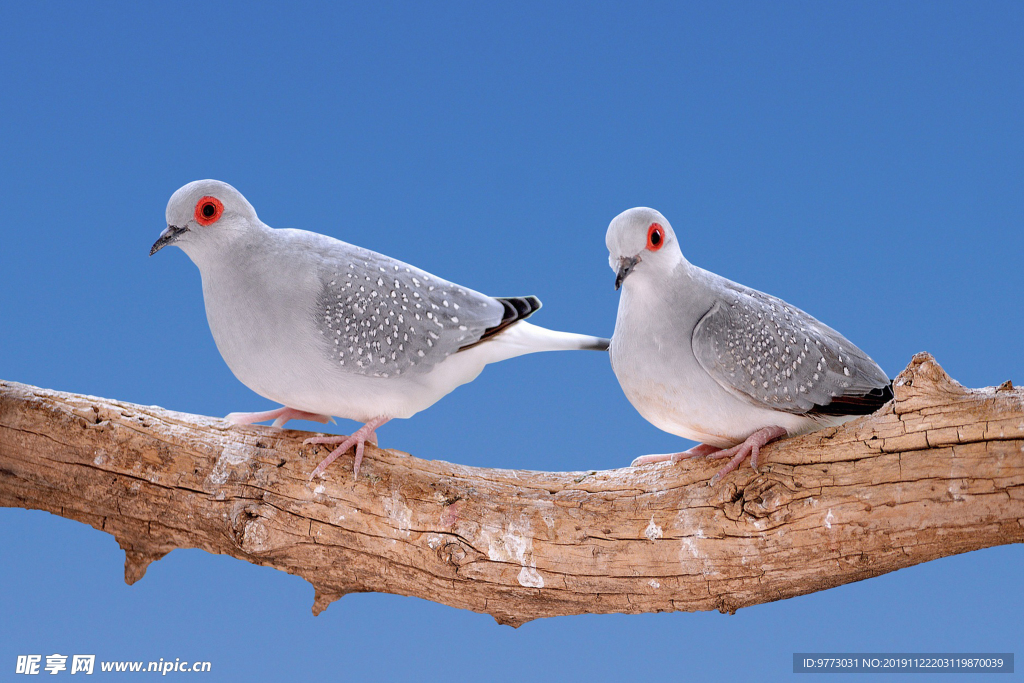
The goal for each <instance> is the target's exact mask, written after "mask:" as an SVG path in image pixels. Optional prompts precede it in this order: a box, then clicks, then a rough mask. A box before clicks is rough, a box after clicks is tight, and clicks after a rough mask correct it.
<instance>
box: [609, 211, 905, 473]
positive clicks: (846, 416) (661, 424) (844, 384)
mask: <svg viewBox="0 0 1024 683" xmlns="http://www.w3.org/2000/svg"><path fill="white" fill-rule="evenodd" d="M605 244H606V246H607V247H608V254H609V257H608V262H609V265H610V266H611V268H612V270H613V271H614V272H615V288H616V289H620V288H621V294H620V297H619V308H618V313H617V316H616V320H615V330H614V332H613V333H612V340H611V347H610V348H609V356H610V359H611V365H612V369H613V371H614V372H615V376H616V377H617V378H618V380H619V384H620V386H621V387H622V390H623V392H624V393H625V395H626V397H627V398H628V399H629V401H630V403H632V404H633V406H634V407H635V408H636V409H637V411H638V412H639V413H640V414H641V415H642V416H643V417H644V418H645V419H646V420H647V421H648V422H650V423H651V424H653V425H654V426H655V427H658V428H659V429H661V430H663V431H666V432H668V433H670V434H675V435H677V436H681V437H683V438H686V439H691V440H693V441H697V442H699V445H698V446H696V447H694V448H691V449H690V450H688V451H684V452H681V453H671V454H657V455H647V456H642V457H640V458H637V459H636V460H634V461H633V465H641V464H645V463H651V462H660V461H665V460H671V461H672V462H678V461H679V460H682V459H684V458H691V457H697V456H705V455H706V456H710V457H711V458H714V459H728V463H727V464H726V465H725V466H724V467H723V468H722V469H721V470H720V471H719V472H718V473H717V474H715V476H714V477H713V478H712V479H711V482H710V483H711V484H715V483H716V482H718V481H720V480H721V479H722V477H724V476H726V475H727V474H728V473H729V472H731V471H733V470H735V469H736V468H737V467H738V466H739V465H740V464H741V463H742V462H743V461H744V460H745V459H746V458H748V457H749V458H750V464H751V466H752V467H753V468H754V470H755V471H756V470H757V464H758V456H759V455H760V449H761V448H762V447H763V446H765V445H766V444H768V443H770V442H772V441H774V440H776V439H780V438H783V437H786V436H796V435H799V434H804V433H807V432H811V431H814V430H816V429H821V428H823V427H827V426H832V425H837V424H841V423H843V422H846V421H848V420H851V419H854V418H855V417H857V416H860V415H866V414H869V413H872V412H874V411H875V410H877V409H878V408H880V407H881V406H882V405H883V404H885V403H886V402H887V401H889V400H891V399H892V383H891V381H890V380H889V378H888V377H887V376H886V374H885V373H884V372H883V371H882V369H881V368H880V367H879V366H878V365H877V364H876V363H875V362H874V361H873V360H871V358H869V357H868V356H867V354H865V353H864V352H863V351H861V350H860V349H858V348H857V347H856V346H854V345H853V344H852V343H851V342H850V341H849V340H847V339H846V338H845V337H844V336H842V335H841V334H839V333H838V332H836V331H835V330H833V329H832V328H830V327H828V326H827V325H825V324H823V323H821V322H819V321H818V320H816V319H815V318H813V317H811V316H810V315H808V314H807V313H804V312H803V311H801V310H800V309H798V308H796V307H795V306H791V305H789V304H787V303H786V302H785V301H782V300H781V299H778V298H776V297H774V296H771V295H769V294H765V293H763V292H759V291H757V290H755V289H750V288H749V287H745V286H743V285H741V284H737V283H735V282H732V281H730V280H727V279H726V278H724V277H721V276H719V275H716V274H714V273H711V272H709V271H707V270H704V269H702V268H698V267H697V266H694V265H692V264H691V263H690V262H689V261H687V260H686V258H684V257H683V253H682V250H681V248H680V245H679V241H678V238H677V237H676V233H675V232H674V231H673V229H672V226H671V224H669V222H668V220H667V219H666V218H665V217H664V216H663V215H661V214H660V213H659V212H657V211H655V210H654V209H649V208H646V207H637V208H633V209H629V210H627V211H624V212H622V213H621V214H619V215H618V216H616V217H615V218H614V219H613V220H612V221H611V223H610V224H609V225H608V232H607V234H606V236H605Z"/></svg>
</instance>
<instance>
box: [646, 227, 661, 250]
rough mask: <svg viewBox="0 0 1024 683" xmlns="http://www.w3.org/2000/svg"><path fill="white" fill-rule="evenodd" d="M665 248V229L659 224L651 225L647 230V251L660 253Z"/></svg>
mask: <svg viewBox="0 0 1024 683" xmlns="http://www.w3.org/2000/svg"><path fill="white" fill-rule="evenodd" d="M663 246H665V228H663V227H661V225H660V224H658V223H651V227H649V228H647V250H648V251H658V250H659V249H661V248H662V247H663Z"/></svg>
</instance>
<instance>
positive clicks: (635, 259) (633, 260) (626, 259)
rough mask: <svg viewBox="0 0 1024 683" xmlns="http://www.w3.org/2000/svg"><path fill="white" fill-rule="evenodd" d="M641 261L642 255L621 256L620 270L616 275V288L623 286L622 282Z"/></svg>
mask: <svg viewBox="0 0 1024 683" xmlns="http://www.w3.org/2000/svg"><path fill="white" fill-rule="evenodd" d="M638 263H640V255H639V254H637V255H636V256H622V257H621V258H619V271H618V273H617V274H616V275H615V289H618V288H619V287H621V286H622V282H623V281H624V280H625V279H626V278H627V277H629V274H630V273H632V272H633V269H634V268H636V264H638Z"/></svg>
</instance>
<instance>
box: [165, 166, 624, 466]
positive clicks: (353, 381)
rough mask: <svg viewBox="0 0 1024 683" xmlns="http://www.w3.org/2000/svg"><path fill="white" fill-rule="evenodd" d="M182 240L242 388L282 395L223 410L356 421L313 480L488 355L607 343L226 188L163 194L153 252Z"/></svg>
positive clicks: (205, 183)
mask: <svg viewBox="0 0 1024 683" xmlns="http://www.w3.org/2000/svg"><path fill="white" fill-rule="evenodd" d="M167 245H174V246H177V247H180V248H181V249H182V250H183V251H184V252H185V253H186V254H188V256H189V258H191V259H192V261H193V262H194V263H195V264H196V266H198V267H199V272H200V273H201V275H202V279H203V299H204V301H205V303H206V318H207V320H208V322H209V324H210V331H211V332H212V333H213V338H214V340H215V341H216V343H217V348H218V349H219V350H220V353H221V355H222V356H223V357H224V360H225V361H226V362H227V364H228V367H229V368H231V371H232V372H233V373H234V374H235V377H237V378H238V379H239V380H240V381H241V382H242V383H243V384H245V385H246V386H247V387H249V388H250V389H252V390H253V391H255V392H256V393H257V394H259V395H261V396H264V397H266V398H268V399H270V400H272V401H275V402H277V403H281V404H283V405H282V407H281V408H279V409H277V410H272V411H267V412H262V413H232V414H230V415H228V416H227V418H226V419H227V420H229V421H231V422H234V423H237V424H250V423H254V422H261V421H264V420H274V425H275V426H278V427H280V426H282V425H284V424H285V423H286V422H287V421H288V420H291V419H298V418H301V419H309V420H316V421H320V422H327V421H328V420H329V419H330V416H338V417H344V418H348V419H352V420H357V421H359V422H363V423H365V424H364V425H363V426H362V427H361V428H360V429H359V430H358V431H356V432H355V433H354V434H352V435H351V436H348V437H345V436H324V437H314V438H311V439H307V440H306V443H313V444H338V445H337V448H335V449H334V450H333V451H332V452H331V454H330V455H329V456H328V457H327V458H326V459H324V460H323V462H321V463H320V464H319V465H318V466H317V468H316V469H315V470H314V471H313V474H312V475H311V476H310V478H311V479H312V478H313V477H315V476H316V475H318V474H321V473H322V472H323V471H324V470H325V469H326V468H327V466H328V465H330V464H331V463H332V462H333V461H334V460H335V459H336V458H337V457H338V456H339V455H341V454H342V453H344V452H346V451H347V450H348V449H349V448H350V447H352V446H355V463H354V465H353V471H354V473H355V474H356V475H358V473H359V465H360V462H361V461H362V457H363V445H364V444H365V442H366V441H368V440H369V441H371V442H376V433H375V431H376V430H377V429H378V428H379V427H380V426H381V425H383V424H384V423H385V422H387V421H388V420H391V419H394V418H407V417H411V416H412V415H414V414H416V413H417V412H419V411H421V410H423V409H424V408H427V407H428V406H430V405H432V404H433V403H434V402H435V401H437V400H438V399H440V398H441V397H442V396H444V395H445V394H447V393H448V392H450V391H452V390H453V389H454V388H455V387H457V386H459V385H461V384H465V383H466V382H470V381H472V380H473V379H474V378H476V376H477V375H479V374H480V372H481V370H483V368H484V366H485V365H487V364H488V363H494V362H496V361H500V360H505V359H506V358H512V357H514V356H519V355H522V354H526V353H534V352H536V351H554V350H573V349H594V350H605V349H607V348H608V340H607V339H601V338H598V337H590V336H585V335H580V334H570V333H567V332H555V331H552V330H547V329H544V328H542V327H537V326H535V325H531V324H530V323H527V322H524V320H525V319H526V318H527V317H529V316H530V315H531V314H533V313H535V312H536V311H537V310H538V309H539V308H540V305H541V304H540V301H539V300H538V299H537V298H536V297H532V296H526V297H511V298H494V297H489V296H485V295H483V294H480V293H478V292H475V291H473V290H471V289H468V288H466V287H461V286H459V285H456V284H453V283H451V282H448V281H446V280H442V279H440V278H438V277H435V276H433V275H430V274H429V273H426V272H424V271H422V270H420V269H418V268H415V267H413V266H410V265H407V264H405V263H402V262H401V261H397V260H395V259H393V258H390V257H388V256H384V255H382V254H378V253H375V252H372V251H369V250H367V249H362V248H360V247H357V246H353V245H351V244H347V243H345V242H342V241H340V240H337V239H334V238H332V237H327V236H325V235H320V234H317V233H313V232H306V231H304V230H275V229H274V228H271V227H269V226H267V225H265V224H264V223H263V222H261V221H260V219H259V218H258V217H257V216H256V211H255V210H254V209H253V207H252V205H251V204H249V202H248V201H246V199H245V197H243V196H242V195H241V193H239V192H238V191H237V190H236V189H235V188H233V187H231V186H230V185H228V184H227V183H223V182H220V181H217V180H197V181H195V182H192V183H189V184H188V185H185V186H184V187H182V188H181V189H179V190H178V191H177V192H175V193H174V194H173V195H172V196H171V199H170V201H169V202H168V203H167V228H166V229H165V230H164V231H163V232H162V233H161V234H160V237H159V239H157V241H156V243H155V244H153V247H152V249H151V250H150V252H149V253H150V255H151V256H152V255H153V254H155V253H156V252H158V251H160V249H162V248H163V247H165V246H167Z"/></svg>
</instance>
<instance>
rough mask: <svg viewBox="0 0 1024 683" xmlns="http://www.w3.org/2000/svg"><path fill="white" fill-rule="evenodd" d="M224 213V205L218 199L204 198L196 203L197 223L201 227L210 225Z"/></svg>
mask: <svg viewBox="0 0 1024 683" xmlns="http://www.w3.org/2000/svg"><path fill="white" fill-rule="evenodd" d="M222 213H224V205H223V204H221V203H220V200H219V199H217V198H216V197H203V198H202V199H200V200H199V201H198V202H196V221H197V222H198V223H199V224H200V225H209V224H211V223H213V222H214V221H216V220H217V219H218V218H220V215H221V214H222Z"/></svg>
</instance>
